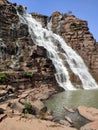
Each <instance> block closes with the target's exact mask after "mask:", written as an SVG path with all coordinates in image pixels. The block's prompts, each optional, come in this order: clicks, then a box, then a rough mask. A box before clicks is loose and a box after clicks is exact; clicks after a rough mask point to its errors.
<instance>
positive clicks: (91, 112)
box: [78, 106, 98, 121]
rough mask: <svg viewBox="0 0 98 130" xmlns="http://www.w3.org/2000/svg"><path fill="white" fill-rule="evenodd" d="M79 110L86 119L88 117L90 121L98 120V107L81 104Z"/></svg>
mask: <svg viewBox="0 0 98 130" xmlns="http://www.w3.org/2000/svg"><path fill="white" fill-rule="evenodd" d="M78 111H79V113H80V115H82V116H83V117H85V118H86V119H88V120H90V121H96V120H98V109H96V108H93V107H91V108H89V107H85V106H79V107H78Z"/></svg>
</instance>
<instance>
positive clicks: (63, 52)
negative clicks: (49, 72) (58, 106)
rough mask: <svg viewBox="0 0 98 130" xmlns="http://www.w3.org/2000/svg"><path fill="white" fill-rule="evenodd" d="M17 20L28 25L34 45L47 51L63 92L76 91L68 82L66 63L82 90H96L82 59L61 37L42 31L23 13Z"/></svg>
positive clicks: (40, 26) (40, 27)
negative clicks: (80, 83) (76, 77)
mask: <svg viewBox="0 0 98 130" xmlns="http://www.w3.org/2000/svg"><path fill="white" fill-rule="evenodd" d="M18 15H19V13H18ZM19 18H20V22H21V23H24V24H27V25H28V29H29V33H30V35H31V38H32V40H33V41H34V43H35V44H36V45H38V46H43V47H44V48H45V49H46V50H47V52H48V57H49V58H50V59H51V60H52V62H53V64H54V66H55V69H56V74H55V77H56V80H57V82H58V84H59V85H60V86H61V87H63V88H64V89H65V90H75V89H76V88H75V87H74V86H73V85H72V83H71V81H70V76H69V72H68V70H67V67H66V66H65V63H66V62H67V63H68V64H69V66H70V69H71V70H72V72H73V73H74V74H75V75H77V76H78V77H79V78H80V80H81V82H82V87H83V88H84V89H95V88H98V86H97V84H96V82H95V80H94V79H93V78H92V76H91V75H90V73H89V71H88V68H87V67H86V65H85V64H84V62H83V60H82V58H81V57H80V56H79V55H78V54H77V53H76V52H75V51H74V50H73V49H72V48H71V47H69V46H68V45H67V44H66V43H65V41H64V40H63V38H62V37H60V36H59V35H57V34H54V33H53V32H52V31H51V30H50V29H49V30H47V29H44V28H43V27H42V25H41V24H40V23H39V22H37V21H36V20H35V19H34V18H32V16H31V15H30V14H26V13H24V14H23V15H22V16H21V15H19Z"/></svg>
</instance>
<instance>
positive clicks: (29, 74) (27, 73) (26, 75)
mask: <svg viewBox="0 0 98 130" xmlns="http://www.w3.org/2000/svg"><path fill="white" fill-rule="evenodd" d="M23 75H24V77H25V78H31V77H32V73H31V72H24V74H23Z"/></svg>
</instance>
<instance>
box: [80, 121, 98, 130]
mask: <svg viewBox="0 0 98 130" xmlns="http://www.w3.org/2000/svg"><path fill="white" fill-rule="evenodd" d="M80 130H98V121H94V122H91V123H88V124H86V125H85V126H83V127H81V129H80Z"/></svg>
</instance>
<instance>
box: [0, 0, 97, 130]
mask: <svg viewBox="0 0 98 130" xmlns="http://www.w3.org/2000/svg"><path fill="white" fill-rule="evenodd" d="M16 7H17V10H18V12H19V13H20V14H22V13H23V7H22V6H21V5H17V4H16V3H13V4H12V3H10V2H8V1H7V0H1V1H0V121H1V123H0V129H2V130H5V129H6V130H11V129H14V130H15V129H20V130H22V129H24V128H26V129H27V128H29V129H31V127H32V123H33V127H34V129H35V128H36V125H37V126H38V125H39V126H38V130H39V129H40V128H41V129H47V130H52V129H53V130H63V129H66V130H76V128H75V126H73V125H72V124H71V122H70V121H69V120H70V119H69V120H68V118H67V120H66V121H61V124H60V122H59V124H56V123H53V122H50V121H52V120H53V117H52V115H51V112H49V111H48V110H47V107H46V106H44V104H43V102H42V101H43V100H45V99H47V98H48V97H49V96H51V95H52V94H54V93H57V92H59V91H62V90H63V89H62V88H60V87H59V86H58V84H57V82H56V79H55V76H54V74H55V68H54V66H53V64H52V61H51V60H50V59H49V58H48V57H47V51H46V50H45V49H44V48H43V47H39V46H37V45H35V44H34V42H33V41H32V39H31V36H30V35H29V32H28V26H27V25H26V24H21V23H20V22H19V17H18V15H17V10H16ZM32 17H34V18H35V19H36V20H37V21H39V22H41V23H42V26H43V27H44V28H47V26H48V23H49V22H51V24H52V25H51V27H52V31H53V32H54V33H56V34H59V35H61V36H62V37H63V38H64V40H65V41H66V42H67V43H68V44H69V46H71V47H72V48H73V49H74V50H76V51H77V53H79V55H81V56H82V57H83V59H84V61H85V63H86V64H87V66H88V67H89V69H90V71H91V73H92V75H93V76H94V78H95V79H96V81H97V82H98V77H97V73H98V42H96V40H95V39H94V37H93V35H92V34H91V33H90V32H89V28H88V25H87V22H86V21H83V20H80V19H78V18H76V17H75V16H73V15H71V14H61V13H60V12H54V13H53V14H52V15H51V17H48V16H44V15H40V14H37V13H32ZM70 78H71V80H72V82H73V84H76V83H80V82H79V79H78V78H77V77H76V76H75V75H74V74H73V73H72V72H70ZM79 110H80V108H79ZM83 110H85V109H83ZM94 114H95V113H94ZM83 115H84V114H83ZM36 118H38V119H39V120H37V119H36ZM40 119H44V120H46V121H41V120H40ZM19 120H20V121H19ZM48 120H49V121H48ZM88 120H89V119H88ZM25 121H26V123H25ZM47 122H48V123H47ZM62 122H63V123H62ZM96 122H98V120H97V119H96V120H94V122H93V123H90V124H87V125H86V126H83V127H82V128H81V130H84V129H85V127H86V128H87V130H89V127H91V128H92V127H93V125H95V126H96V128H95V129H96V130H97V123H96ZM15 123H17V124H18V125H15ZM47 124H48V125H47ZM21 126H22V127H21ZM95 126H94V127H95ZM24 130H25V129H24ZM36 130H37V128H36Z"/></svg>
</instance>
